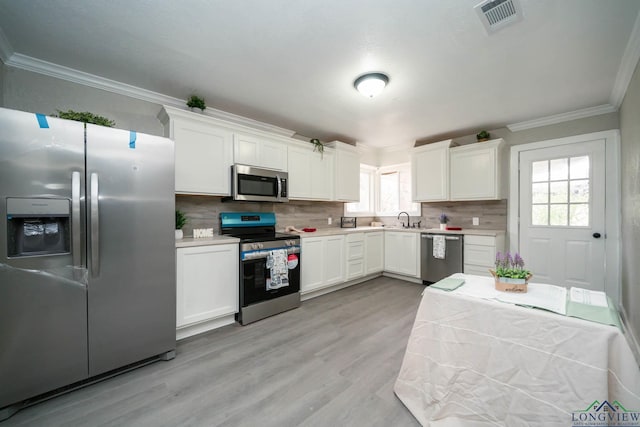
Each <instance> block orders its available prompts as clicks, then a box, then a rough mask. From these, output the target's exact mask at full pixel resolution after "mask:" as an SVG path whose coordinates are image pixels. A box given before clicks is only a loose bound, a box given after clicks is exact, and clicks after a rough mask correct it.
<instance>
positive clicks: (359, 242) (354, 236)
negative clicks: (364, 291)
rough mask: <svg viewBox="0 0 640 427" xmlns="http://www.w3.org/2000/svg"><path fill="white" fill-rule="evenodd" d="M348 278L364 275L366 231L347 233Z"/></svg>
mask: <svg viewBox="0 0 640 427" xmlns="http://www.w3.org/2000/svg"><path fill="white" fill-rule="evenodd" d="M346 240H347V280H354V279H357V278H359V277H362V276H364V269H365V259H364V253H365V246H364V245H365V243H364V233H351V234H348V235H347V239H346Z"/></svg>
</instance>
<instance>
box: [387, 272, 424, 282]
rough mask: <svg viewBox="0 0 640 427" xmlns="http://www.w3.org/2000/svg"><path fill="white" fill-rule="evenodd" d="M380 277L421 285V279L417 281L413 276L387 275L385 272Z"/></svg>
mask: <svg viewBox="0 0 640 427" xmlns="http://www.w3.org/2000/svg"><path fill="white" fill-rule="evenodd" d="M382 275H383V276H385V277H391V278H392V279H400V280H404V281H406V282H411V283H420V284H422V279H419V278H417V277H413V276H405V275H403V274H396V273H389V272H387V271H385V272H384V273H382Z"/></svg>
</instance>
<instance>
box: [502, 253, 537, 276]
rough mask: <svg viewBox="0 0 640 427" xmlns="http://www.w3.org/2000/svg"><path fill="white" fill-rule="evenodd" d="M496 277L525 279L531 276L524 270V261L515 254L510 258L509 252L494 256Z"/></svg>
mask: <svg viewBox="0 0 640 427" xmlns="http://www.w3.org/2000/svg"><path fill="white" fill-rule="evenodd" d="M496 276H498V277H507V278H510V279H527V278H528V277H529V276H531V272H530V271H529V270H525V269H524V260H523V259H522V257H521V256H520V254H518V253H517V252H516V254H515V255H513V256H511V254H510V253H509V252H505V253H504V254H502V253H500V252H498V253H497V254H496Z"/></svg>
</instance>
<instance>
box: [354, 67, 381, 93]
mask: <svg viewBox="0 0 640 427" xmlns="http://www.w3.org/2000/svg"><path fill="white" fill-rule="evenodd" d="M387 83H389V77H388V76H387V75H386V74H382V73H367V74H363V75H362V76H360V77H358V78H357V79H356V81H355V82H353V86H354V87H355V88H356V89H357V90H358V92H360V93H361V94H363V95H364V96H366V97H368V98H373V97H374V96H376V95H379V94H380V93H381V92H382V91H383V90H384V88H385V86H386V85H387Z"/></svg>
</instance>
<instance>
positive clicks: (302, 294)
mask: <svg viewBox="0 0 640 427" xmlns="http://www.w3.org/2000/svg"><path fill="white" fill-rule="evenodd" d="M381 275H382V273H375V274H370V275H368V276H364V277H360V278H358V279H354V280H350V281H348V282H343V283H338V284H335V285H329V286H327V287H326V288H320V289H314V290H312V291H307V292H300V300H301V301H306V300H309V299H311V298H315V297H319V296H320V295H325V294H328V293H331V292H335V291H338V290H340V289H344V288H347V287H349V286H353V285H357V284H358V283H362V282H366V281H367V280H371V279H375V278H376V277H380V276H381Z"/></svg>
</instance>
